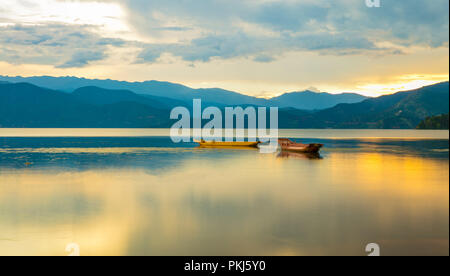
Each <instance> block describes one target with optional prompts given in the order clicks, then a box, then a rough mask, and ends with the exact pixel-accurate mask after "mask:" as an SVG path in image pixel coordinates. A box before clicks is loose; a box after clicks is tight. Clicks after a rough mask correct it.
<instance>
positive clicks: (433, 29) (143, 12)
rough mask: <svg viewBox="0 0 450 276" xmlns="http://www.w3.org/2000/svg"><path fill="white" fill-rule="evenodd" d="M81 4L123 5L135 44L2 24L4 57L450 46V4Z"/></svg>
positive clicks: (151, 58) (234, 54)
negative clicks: (128, 50) (117, 50)
mask: <svg viewBox="0 0 450 276" xmlns="http://www.w3.org/2000/svg"><path fill="white" fill-rule="evenodd" d="M9 1H13V0H9ZM55 1H56V0H55ZM59 2H61V3H63V2H71V3H73V2H74V1H72V0H71V1H68V0H59ZM75 2H91V3H94V2H96V3H97V2H107V3H113V4H114V3H115V4H117V5H120V7H121V8H122V9H123V11H125V13H126V14H127V16H126V17H125V18H126V20H127V24H126V25H127V26H129V27H130V32H133V33H134V34H135V35H133V37H134V38H135V40H136V41H125V39H110V38H104V37H102V33H101V32H100V31H98V30H97V31H95V29H94V28H100V26H97V27H93V26H91V25H74V24H71V25H69V24H57V23H49V22H42V23H41V24H40V25H23V24H21V23H19V24H17V23H16V24H15V25H7V26H4V27H0V43H1V44H0V60H1V61H7V62H10V63H38V64H51V65H54V66H57V67H70V66H73V67H83V66H86V65H88V64H89V63H90V62H94V61H99V60H102V59H105V58H106V57H108V51H109V50H110V49H111V47H129V46H130V45H132V46H133V47H137V48H140V51H141V52H140V53H139V54H138V55H137V59H136V63H155V62H159V61H160V57H161V56H162V55H163V54H166V53H167V54H171V55H173V56H177V57H180V58H181V59H183V60H184V61H186V62H188V63H190V64H192V63H193V62H209V61H211V60H212V59H233V58H249V59H251V60H254V61H257V62H262V63H270V62H273V61H275V60H277V59H279V58H280V57H281V56H283V55H285V54H287V53H289V52H295V51H306V52H317V53H319V54H321V55H396V54H402V53H403V51H404V49H405V48H408V47H414V46H417V47H424V48H428V47H430V48H437V47H448V40H449V35H448V31H449V16H448V7H449V2H448V0H434V1H428V0H382V7H381V8H368V7H367V6H366V5H365V0H263V1H262V0H261V1H259V0H204V1H199V0H172V1H167V0H152V1H148V0H120V1H119V0H96V1H93V0H78V1H75ZM105 22H106V21H105ZM0 26H1V25H0ZM115 37H121V33H116V34H115ZM127 37H128V39H130V37H129V36H127ZM132 58H134V57H130V60H131V59H132Z"/></svg>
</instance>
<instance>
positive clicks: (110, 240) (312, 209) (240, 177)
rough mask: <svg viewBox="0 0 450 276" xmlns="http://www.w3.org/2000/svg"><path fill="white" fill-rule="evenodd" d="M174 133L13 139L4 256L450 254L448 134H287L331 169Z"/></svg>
mask: <svg viewBox="0 0 450 276" xmlns="http://www.w3.org/2000/svg"><path fill="white" fill-rule="evenodd" d="M167 133H168V132H167V131H166V130H42V129H41V130H39V129H33V130H26V129H21V130H11V129H9V130H8V129H0V255H66V254H67V253H66V252H65V248H66V245H67V244H69V243H78V244H79V245H80V249H81V254H82V255H364V254H365V246H366V245H367V244H368V243H378V244H379V245H380V246H381V253H382V255H399V254H401V255H448V254H449V183H448V179H449V144H448V131H427V132H423V131H380V130H375V131H334V130H322V131H314V130H309V131H298V130H297V131H294V130H289V131H282V132H281V135H282V136H287V137H295V138H304V139H302V141H305V142H320V143H324V144H325V149H324V150H323V153H322V156H321V157H320V158H315V157H311V156H305V155H300V154H271V155H263V154H259V152H258V151H257V150H224V149H198V148H196V146H195V144H173V143H172V142H171V140H170V138H168V137H167V136H165V135H167ZM58 136H59V137H58ZM76 136H79V137H76ZM81 136H82V137H81Z"/></svg>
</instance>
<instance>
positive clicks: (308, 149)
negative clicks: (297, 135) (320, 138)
mask: <svg viewBox="0 0 450 276" xmlns="http://www.w3.org/2000/svg"><path fill="white" fill-rule="evenodd" d="M278 144H279V145H280V147H281V150H284V151H293V152H301V153H318V152H319V151H320V149H321V148H322V147H323V145H322V144H301V143H295V142H293V141H291V140H289V139H278Z"/></svg>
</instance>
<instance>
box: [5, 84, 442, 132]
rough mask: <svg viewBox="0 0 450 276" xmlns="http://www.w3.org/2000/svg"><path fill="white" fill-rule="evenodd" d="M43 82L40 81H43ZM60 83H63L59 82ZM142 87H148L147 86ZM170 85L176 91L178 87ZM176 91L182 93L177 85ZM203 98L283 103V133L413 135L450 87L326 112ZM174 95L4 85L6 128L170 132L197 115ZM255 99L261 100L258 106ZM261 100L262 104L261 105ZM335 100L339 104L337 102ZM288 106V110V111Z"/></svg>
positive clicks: (291, 101) (289, 97)
mask: <svg viewBox="0 0 450 276" xmlns="http://www.w3.org/2000/svg"><path fill="white" fill-rule="evenodd" d="M37 79H38V80H40V78H37ZM54 79H55V80H58V78H54ZM69 79H70V80H72V79H71V78H69ZM78 80H80V79H78ZM9 81H11V79H9ZM112 82H114V81H112ZM55 83H59V85H60V86H61V85H63V83H64V82H63V81H61V80H59V81H58V82H55ZM69 83H70V82H69ZM127 84H132V83H127ZM140 84H141V85H142V83H140ZM54 85H56V84H54ZM167 85H168V86H172V85H173V84H167ZM69 86H70V85H67V86H66V87H69ZM173 86H174V87H177V85H173ZM162 87H164V85H163V86H162ZM181 87H183V86H181ZM161 89H162V88H161ZM183 89H190V88H183ZM175 90H176V91H177V92H176V93H181V92H180V91H179V90H178V89H175ZM141 92H142V91H141ZM191 92H192V91H191ZM186 93H189V92H186ZM193 93H194V92H193ZM198 93H200V94H201V95H202V96H203V95H207V96H206V97H205V98H203V97H202V99H207V100H206V101H205V100H204V104H203V107H206V106H208V105H215V106H218V107H220V108H222V109H223V108H224V107H225V106H243V107H245V106H255V107H256V106H266V107H270V106H274V105H278V104H277V102H278V103H280V104H279V106H280V109H279V127H280V128H348V129H350V128H360V129H366V128H388V129H389V128H390V129H392V128H397V129H398V128H403V129H413V128H416V127H417V125H418V124H419V123H420V122H421V121H422V120H424V119H425V118H427V117H431V116H435V115H440V114H447V113H448V112H449V111H448V110H449V104H448V103H449V83H448V82H445V83H440V84H436V85H432V86H426V87H423V88H420V89H416V90H413V91H406V92H398V93H396V94H392V95H387V96H382V97H378V98H367V99H363V100H362V101H361V100H360V101H357V102H355V103H339V100H337V102H338V104H337V105H334V106H332V107H330V108H323V109H320V110H311V109H310V110H302V109H298V108H295V107H290V106H289V105H291V106H292V105H295V106H297V105H303V104H304V103H303V102H297V100H296V99H298V98H299V97H298V96H299V95H298V93H289V94H285V95H283V96H281V97H278V98H274V99H271V100H272V101H271V100H265V99H258V98H253V97H249V96H245V95H240V94H238V93H235V92H223V95H218V94H220V92H219V90H214V89H213V90H212V91H210V90H201V91H198ZM230 93H231V94H230ZM311 93H315V92H304V93H301V94H304V95H307V96H311V95H310V94H311ZM155 94H156V92H155ZM174 94H175V92H174V93H166V92H165V91H164V90H160V93H159V94H158V95H151V94H149V93H146V94H142V93H136V92H135V91H133V90H129V89H123V87H119V88H117V89H110V88H108V89H107V88H103V87H97V86H84V87H78V88H75V89H73V90H72V91H68V90H64V91H59V90H56V89H49V88H47V87H45V88H44V87H39V86H37V85H35V84H30V83H11V82H7V80H5V79H0V127H42V128H45V127H54V128H64V127H65V128H77V127H79V128H83V127H89V128H90V127H93V128H94V127H96V128H164V127H170V126H172V125H173V123H174V121H173V120H170V119H169V114H170V110H171V109H172V108H173V107H175V106H185V107H188V108H190V109H191V108H192V101H191V99H192V97H195V96H192V95H191V96H187V95H185V96H184V97H181V98H180V99H174V98H170V97H168V96H171V97H173V95H174ZM316 94H318V95H321V96H322V97H329V96H328V95H329V94H326V93H316ZM162 95H164V96H162ZM227 95H231V98H227ZM349 95H351V96H352V97H353V99H354V100H355V101H356V100H357V98H358V95H356V94H349ZM313 98H314V97H313ZM240 99H247V100H246V101H244V103H242V102H240V101H239V100H240ZM252 99H256V101H253V100H252ZM259 100H261V102H258V101H259ZM332 100H335V101H336V99H332ZM330 101H331V100H330ZM227 102H228V104H227ZM282 102H285V103H286V104H287V105H283V104H282ZM257 103H258V104H257ZM320 104H321V102H320V101H319V102H317V103H316V104H315V106H320ZM314 109H316V108H314Z"/></svg>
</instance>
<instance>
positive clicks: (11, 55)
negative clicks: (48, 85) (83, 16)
mask: <svg viewBox="0 0 450 276" xmlns="http://www.w3.org/2000/svg"><path fill="white" fill-rule="evenodd" d="M125 43H126V42H125V41H122V40H120V39H111V38H103V37H101V36H100V35H98V34H96V33H94V32H93V31H92V26H84V25H67V24H48V25H17V24H15V25H9V26H5V27H0V60H2V61H7V62H9V63H12V64H23V63H31V64H49V65H54V66H55V67H58V68H70V67H84V66H86V65H88V64H89V62H92V61H98V60H102V59H104V58H106V57H107V52H108V47H121V46H123V45H124V44H125Z"/></svg>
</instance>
